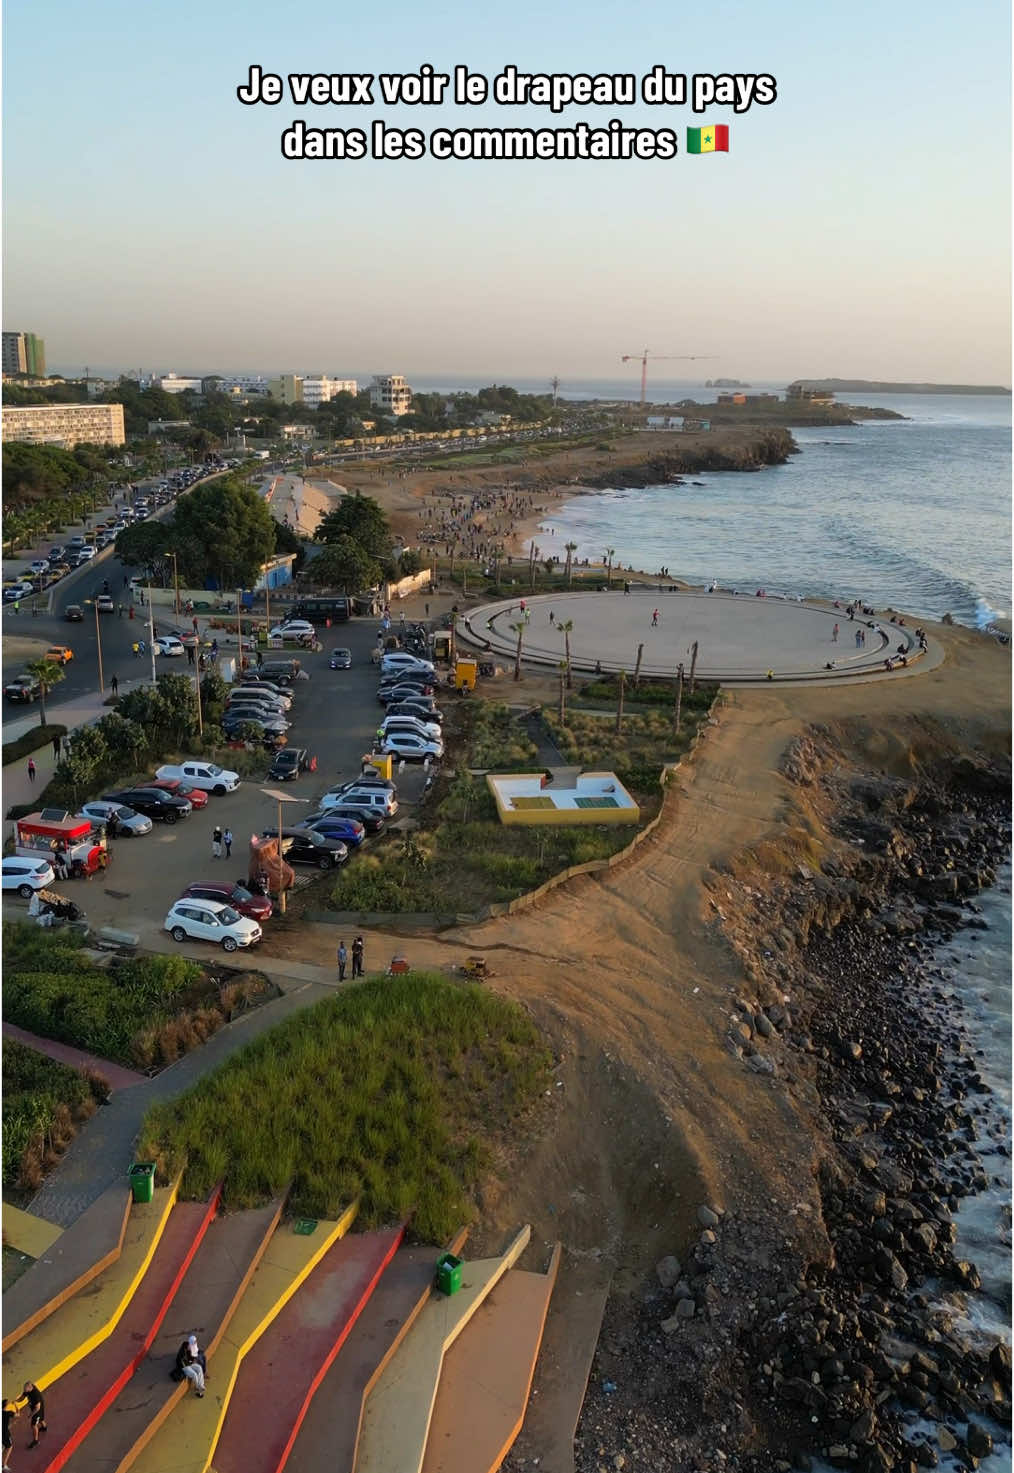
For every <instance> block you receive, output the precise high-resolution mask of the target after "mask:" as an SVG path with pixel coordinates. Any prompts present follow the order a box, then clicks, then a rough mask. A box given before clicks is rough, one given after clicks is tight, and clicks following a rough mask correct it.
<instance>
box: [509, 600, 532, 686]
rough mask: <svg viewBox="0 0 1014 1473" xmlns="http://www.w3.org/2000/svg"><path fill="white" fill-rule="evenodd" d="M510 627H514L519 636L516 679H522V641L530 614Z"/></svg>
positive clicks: (515, 667)
mask: <svg viewBox="0 0 1014 1473" xmlns="http://www.w3.org/2000/svg"><path fill="white" fill-rule="evenodd" d="M508 627H509V628H510V629H512V630H513V632H514V633H515V634H516V635H517V637H518V648H517V654H516V655H515V657H514V679H515V680H520V679H521V641H522V640H523V639H524V637H525V630H526V629H527V628H528V615H527V614H526V615H525V617H524V618H523V619H519V620H518V622H517V623H516V624H511V625H509V626H508Z"/></svg>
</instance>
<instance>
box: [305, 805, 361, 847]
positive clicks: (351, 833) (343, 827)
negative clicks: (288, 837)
mask: <svg viewBox="0 0 1014 1473" xmlns="http://www.w3.org/2000/svg"><path fill="white" fill-rule="evenodd" d="M297 827H299V828H301V829H313V831H314V833H318V834H326V835H327V837H328V838H329V839H341V841H342V843H343V844H346V845H347V846H348V847H349V848H350V849H358V848H359V845H360V844H361V843H362V842H363V840H364V839H365V838H366V827H365V825H364V824H361V823H360V822H359V820H358V818H346V817H345V815H344V814H341V813H335V812H334V810H333V809H332V810H331V811H330V812H325V813H313V814H311V815H310V817H309V818H304V819H302V820H300V822H299V824H298V825H297Z"/></svg>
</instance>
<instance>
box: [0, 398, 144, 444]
mask: <svg viewBox="0 0 1014 1473" xmlns="http://www.w3.org/2000/svg"><path fill="white" fill-rule="evenodd" d="M0 434H2V437H3V439H4V440H5V441H7V440H23V441H26V442H27V443H28V444H30V445H122V444H123V442H124V440H125V439H126V438H127V437H126V435H125V434H124V432H123V405H122V404H18V405H14V404H5V405H4V406H3V423H2V430H0Z"/></svg>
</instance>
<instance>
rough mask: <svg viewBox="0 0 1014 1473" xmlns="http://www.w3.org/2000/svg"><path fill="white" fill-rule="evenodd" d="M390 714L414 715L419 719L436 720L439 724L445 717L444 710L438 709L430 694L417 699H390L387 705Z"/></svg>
mask: <svg viewBox="0 0 1014 1473" xmlns="http://www.w3.org/2000/svg"><path fill="white" fill-rule="evenodd" d="M387 714H388V716H414V717H415V718H416V720H417V721H435V722H436V723H437V725H438V726H439V725H440V724H441V723H442V721H443V719H444V713H443V711H438V710H437V708H436V706H434V705H432V704H431V697H430V696H420V697H419V699H418V700H417V701H390V702H388V706H387Z"/></svg>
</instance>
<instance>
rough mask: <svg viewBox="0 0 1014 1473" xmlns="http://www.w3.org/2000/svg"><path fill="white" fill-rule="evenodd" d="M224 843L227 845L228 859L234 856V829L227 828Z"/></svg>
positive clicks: (223, 837)
mask: <svg viewBox="0 0 1014 1473" xmlns="http://www.w3.org/2000/svg"><path fill="white" fill-rule="evenodd" d="M222 843H223V844H224V845H225V857H226V859H231V858H232V829H226V830H225V832H224V834H223V835H222Z"/></svg>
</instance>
